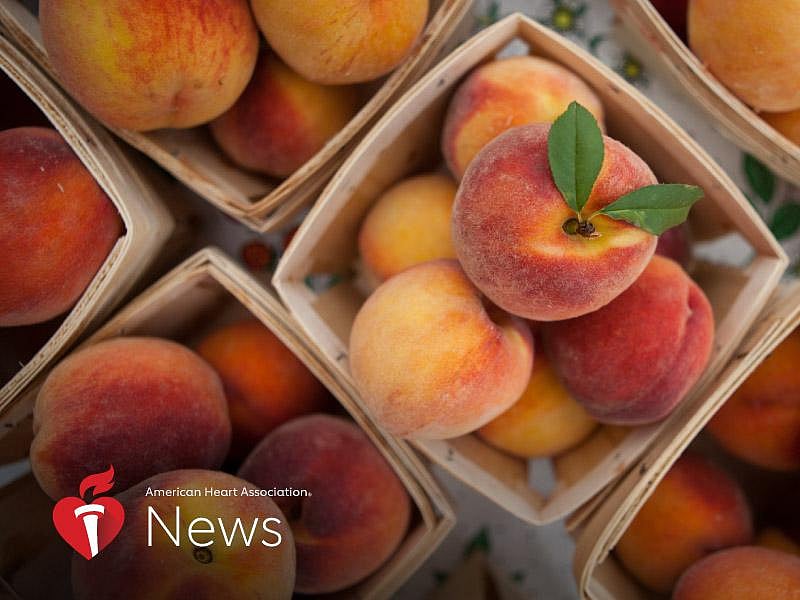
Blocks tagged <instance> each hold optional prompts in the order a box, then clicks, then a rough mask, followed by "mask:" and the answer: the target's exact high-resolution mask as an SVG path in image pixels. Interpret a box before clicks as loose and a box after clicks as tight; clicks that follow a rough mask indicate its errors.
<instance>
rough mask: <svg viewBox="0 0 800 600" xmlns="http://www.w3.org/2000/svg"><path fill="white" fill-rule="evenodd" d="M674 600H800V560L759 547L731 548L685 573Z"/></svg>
mask: <svg viewBox="0 0 800 600" xmlns="http://www.w3.org/2000/svg"><path fill="white" fill-rule="evenodd" d="M672 598H673V600H778V599H779V598H780V599H781V600H798V599H800V558H798V557H796V556H792V555H791V554H786V553H784V552H778V551H777V550H769V549H767V548H757V547H755V546H742V547H740V548H729V549H727V550H722V551H720V552H716V553H715V554H712V555H711V556H707V557H706V558H704V559H703V560H701V561H698V562H697V563H695V564H694V565H692V567H691V568H690V569H689V570H688V571H686V573H684V574H683V576H682V577H681V579H680V581H679V582H678V585H677V586H676V587H675V593H674V594H673V595H672Z"/></svg>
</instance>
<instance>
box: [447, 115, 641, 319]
mask: <svg viewBox="0 0 800 600" xmlns="http://www.w3.org/2000/svg"><path fill="white" fill-rule="evenodd" d="M549 131H550V126H549V125H541V124H540V125H523V126H521V127H516V128H514V129H511V130H509V131H507V132H506V133H504V134H502V135H501V136H499V137H498V138H496V139H495V140H493V141H492V142H490V143H489V145H487V146H486V147H485V148H484V149H483V150H482V151H481V152H480V153H479V154H478V155H477V156H476V157H475V160H473V161H472V164H471V165H470V167H469V169H468V170H467V173H466V175H465V176H464V179H463V180H462V181H461V187H460V188H459V190H458V195H457V196H456V202H455V206H454V208H453V243H454V244H455V247H456V252H457V254H458V258H459V260H460V261H461V264H462V266H463V268H464V271H465V272H466V273H467V275H468V276H469V278H470V279H471V280H472V281H473V283H475V285H476V286H477V287H478V288H479V289H480V290H481V291H482V292H483V293H485V294H486V295H487V296H488V297H489V299H490V300H492V302H494V303H495V304H497V305H498V306H499V307H501V308H503V309H504V310H507V311H508V312H510V313H512V314H515V315H519V316H521V317H525V318H528V319H533V320H536V321H557V320H563V319H569V318H572V317H577V316H580V315H583V314H586V313H589V312H592V311H595V310H597V309H598V308H600V307H601V306H604V305H606V304H608V303H609V302H610V301H611V300H613V299H614V298H615V297H617V296H618V295H619V294H620V293H621V292H622V291H623V290H624V289H626V288H627V287H628V286H630V285H631V284H632V283H633V282H634V280H635V279H636V278H637V277H638V276H639V274H640V273H641V272H642V271H643V270H644V268H645V267H646V266H647V263H648V261H649V260H650V257H651V256H653V252H654V251H655V247H656V237H655V236H654V235H651V234H649V233H647V232H646V231H644V230H643V229H639V228H638V227H634V226H633V225H630V224H629V223H626V222H624V221H616V220H614V219H611V218H610V217H606V216H604V215H598V216H596V217H594V218H592V220H591V223H592V225H593V226H594V228H595V234H596V235H592V236H591V237H584V236H583V235H581V234H580V233H567V230H566V229H565V223H567V222H568V221H570V220H571V219H573V218H574V216H575V214H574V212H573V211H572V209H570V208H569V206H568V205H567V203H566V202H565V201H564V198H563V197H562V195H561V193H560V192H559V190H558V188H557V187H556V185H555V182H554V181H553V177H552V175H551V173H550V164H549V161H548V155H547V138H548V134H549ZM604 139H605V160H604V162H603V166H602V169H601V171H600V174H599V175H598V178H597V181H596V183H595V185H594V189H593V190H592V194H591V196H590V197H589V200H588V202H587V204H586V206H585V207H584V213H585V215H590V214H592V213H594V212H595V211H597V210H599V209H601V208H603V207H604V206H606V205H608V204H610V203H611V202H613V201H615V200H616V199H617V198H619V197H620V196H622V195H624V194H626V193H628V192H631V191H633V190H636V189H638V188H641V187H644V186H646V185H652V184H654V183H656V178H655V176H654V175H653V173H652V171H650V168H649V167H648V166H647V165H646V164H645V163H644V161H642V159H640V158H639V157H638V156H636V154H634V153H633V152H631V151H630V150H629V149H628V148H627V147H625V146H624V145H622V144H621V143H619V142H617V141H615V140H612V139H611V138H609V137H605V138H604Z"/></svg>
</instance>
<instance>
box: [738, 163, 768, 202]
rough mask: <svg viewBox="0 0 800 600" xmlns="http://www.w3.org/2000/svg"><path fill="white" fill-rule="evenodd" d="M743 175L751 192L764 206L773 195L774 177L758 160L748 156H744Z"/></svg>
mask: <svg viewBox="0 0 800 600" xmlns="http://www.w3.org/2000/svg"><path fill="white" fill-rule="evenodd" d="M744 173H745V175H747V182H748V183H749V184H750V187H751V188H752V190H753V191H754V192H755V193H756V194H758V196H759V198H761V199H762V200H763V201H764V202H765V203H766V204H769V202H770V200H772V198H773V196H774V195H775V175H774V174H773V173H772V171H770V170H769V168H768V167H766V166H765V165H764V163H762V162H761V161H760V160H758V159H757V158H755V157H754V156H751V155H749V154H745V155H744Z"/></svg>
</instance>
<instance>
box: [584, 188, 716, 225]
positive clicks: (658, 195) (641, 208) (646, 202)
mask: <svg viewBox="0 0 800 600" xmlns="http://www.w3.org/2000/svg"><path fill="white" fill-rule="evenodd" d="M702 197H703V190H702V188H699V187H697V186H695V185H683V184H680V183H668V184H662V185H648V186H645V187H643V188H639V189H638V190H634V191H633V192H631V193H629V194H625V195H624V196H622V197H621V198H618V199H617V200H616V201H614V202H612V203H611V204H609V205H608V206H606V207H605V208H603V209H601V210H599V211H597V213H596V214H603V215H607V216H609V217H611V218H612V219H617V220H622V221H627V222H628V223H631V224H632V225H636V227H640V228H642V229H644V230H645V231H649V232H650V233H652V234H653V235H661V234H662V233H663V232H665V231H666V230H667V229H669V228H670V227H675V226H676V225H680V224H681V223H683V222H684V221H685V220H686V217H688V216H689V210H691V208H692V205H693V204H694V203H695V202H697V201H698V200H700V198H702Z"/></svg>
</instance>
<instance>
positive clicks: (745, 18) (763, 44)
mask: <svg viewBox="0 0 800 600" xmlns="http://www.w3.org/2000/svg"><path fill="white" fill-rule="evenodd" d="M798 15H800V1H798V0H775V1H773V2H770V3H769V8H768V10H765V5H764V3H763V2H759V1H758V0H690V2H689V11H688V36H689V45H690V46H691V48H692V51H693V52H694V53H695V54H696V55H697V56H698V58H700V60H701V61H702V62H703V64H704V65H705V66H706V67H707V68H708V70H709V71H710V72H711V73H712V74H713V75H714V76H716V77H717V78H718V79H719V80H720V81H721V82H722V83H723V84H724V85H726V86H727V87H728V88H729V89H730V90H731V91H732V92H733V93H734V94H735V95H736V96H738V97H739V98H740V99H741V100H742V101H743V102H745V103H746V104H748V105H750V106H752V107H753V108H754V109H755V110H756V111H757V112H758V113H761V114H762V116H763V117H764V119H765V120H766V122H767V123H769V124H770V125H772V126H773V127H774V128H775V129H777V130H778V131H780V132H781V133H782V134H783V135H784V136H785V137H786V138H788V139H789V140H791V141H793V142H794V143H796V144H800V133H799V130H798V127H800V87H798V86H797V85H794V84H789V83H788V82H796V81H798V80H800V62H798V60H797V57H798V56H800V17H798Z"/></svg>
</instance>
